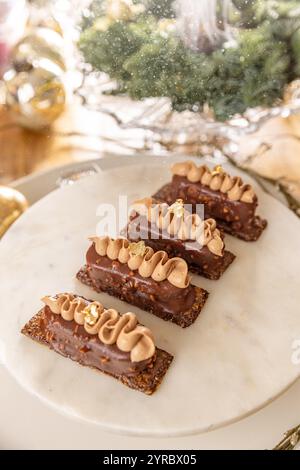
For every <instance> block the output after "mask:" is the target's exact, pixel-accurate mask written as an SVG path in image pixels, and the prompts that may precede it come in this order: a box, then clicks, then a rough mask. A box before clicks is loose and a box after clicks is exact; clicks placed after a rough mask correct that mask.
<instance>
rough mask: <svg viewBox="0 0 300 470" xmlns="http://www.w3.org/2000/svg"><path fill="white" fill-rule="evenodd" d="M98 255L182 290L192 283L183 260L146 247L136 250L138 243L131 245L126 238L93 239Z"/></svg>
mask: <svg viewBox="0 0 300 470" xmlns="http://www.w3.org/2000/svg"><path fill="white" fill-rule="evenodd" d="M90 240H91V241H93V242H94V244H95V249H96V252H97V253H98V255H100V256H107V257H108V258H109V259H111V260H118V261H120V263H123V264H127V265H128V267H129V269H131V270H132V271H138V273H139V274H140V276H142V277H151V278H152V279H153V280H154V281H157V282H161V281H164V280H168V281H169V282H170V283H171V284H173V286H175V287H179V288H181V289H184V288H186V287H187V286H188V285H189V283H190V278H189V276H188V265H187V263H186V261H184V260H183V259H181V258H169V257H168V255H167V253H166V252H165V251H154V250H153V249H152V248H150V247H149V246H144V248H143V249H142V251H140V250H135V247H137V246H138V244H137V243H130V242H129V241H128V240H126V239H125V238H117V239H113V238H110V237H92V238H90Z"/></svg>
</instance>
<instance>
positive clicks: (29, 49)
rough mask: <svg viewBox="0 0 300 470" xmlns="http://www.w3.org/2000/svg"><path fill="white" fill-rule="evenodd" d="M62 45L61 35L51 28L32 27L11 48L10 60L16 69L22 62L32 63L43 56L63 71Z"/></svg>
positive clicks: (64, 68) (64, 66)
mask: <svg viewBox="0 0 300 470" xmlns="http://www.w3.org/2000/svg"><path fill="white" fill-rule="evenodd" d="M64 46H65V44H64V39H63V37H62V36H61V35H60V34H59V33H57V32H56V31H54V30H53V29H49V28H44V27H38V28H32V29H30V30H29V32H28V34H27V35H26V36H25V37H23V38H22V39H21V40H20V41H19V42H18V43H17V45H16V46H15V47H14V49H13V50H12V62H13V64H14V66H15V68H16V69H17V70H18V69H19V67H20V66H21V67H24V64H31V65H34V63H35V61H37V60H38V61H39V60H40V59H41V58H45V59H48V60H50V61H52V62H54V63H55V64H56V65H58V66H59V67H60V68H61V69H62V71H65V70H66V64H65V56H64V49H65V47H64Z"/></svg>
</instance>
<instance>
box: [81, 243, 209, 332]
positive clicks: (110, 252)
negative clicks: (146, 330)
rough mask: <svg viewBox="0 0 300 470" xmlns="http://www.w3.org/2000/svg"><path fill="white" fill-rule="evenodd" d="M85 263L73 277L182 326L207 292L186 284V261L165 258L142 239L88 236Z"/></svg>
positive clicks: (196, 312)
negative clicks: (130, 239) (131, 241)
mask: <svg viewBox="0 0 300 470" xmlns="http://www.w3.org/2000/svg"><path fill="white" fill-rule="evenodd" d="M91 240H92V242H93V243H92V245H91V246H90V248H89V250H88V252H87V255H86V262H87V264H86V266H84V267H83V268H82V269H81V270H80V271H79V272H78V274H77V278H78V279H79V280H80V281H81V282H83V283H84V284H86V285H88V286H90V287H92V288H93V289H94V290H95V291H97V292H107V293H108V294H110V295H113V296H115V297H118V298H119V299H121V300H125V301H126V302H128V303H130V304H132V305H136V306H137V307H140V308H142V309H144V310H147V311H148V312H151V313H153V314H154V315H156V316H158V317H159V318H162V319H163V320H169V321H172V322H174V323H176V324H177V325H179V326H181V327H182V328H185V327H187V326H190V325H191V324H192V323H193V322H194V321H195V320H196V318H197V317H198V315H199V313H200V311H201V309H202V307H203V305H204V304H205V301H206V299H207V296H208V293H207V292H206V291H205V290H204V289H201V288H200V287H196V286H193V285H191V284H190V278H189V275H188V266H187V263H186V262H185V261H184V260H183V259H182V258H168V255H167V253H166V252H165V251H156V252H155V251H154V250H153V249H152V248H150V247H148V246H145V244H144V242H139V243H129V241H128V240H126V239H123V238H119V239H116V240H114V239H111V238H109V237H94V238H92V239H91Z"/></svg>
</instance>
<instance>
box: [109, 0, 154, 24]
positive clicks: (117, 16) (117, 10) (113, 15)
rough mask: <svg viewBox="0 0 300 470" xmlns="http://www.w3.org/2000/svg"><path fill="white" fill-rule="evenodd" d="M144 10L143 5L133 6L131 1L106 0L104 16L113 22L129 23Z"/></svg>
mask: <svg viewBox="0 0 300 470" xmlns="http://www.w3.org/2000/svg"><path fill="white" fill-rule="evenodd" d="M144 9H145V7H144V5H142V4H134V3H133V2H132V0H107V6H106V16H107V17H108V18H109V19H111V20H113V21H118V20H119V21H130V20H131V19H132V18H133V17H134V16H135V15H137V14H139V13H142V12H143V11H144Z"/></svg>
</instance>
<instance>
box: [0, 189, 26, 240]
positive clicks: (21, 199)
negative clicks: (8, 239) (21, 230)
mask: <svg viewBox="0 0 300 470" xmlns="http://www.w3.org/2000/svg"><path fill="white" fill-rule="evenodd" d="M27 207H28V203H27V200H26V198H25V196H23V194H21V193H20V192H19V191H17V190H15V189H13V188H9V187H7V186H0V238H1V237H2V235H4V233H5V232H6V230H7V229H8V228H9V227H10V226H11V224H12V223H13V222H15V220H16V219H17V218H18V217H19V216H20V215H21V214H23V212H24V211H25V210H26V209H27Z"/></svg>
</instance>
